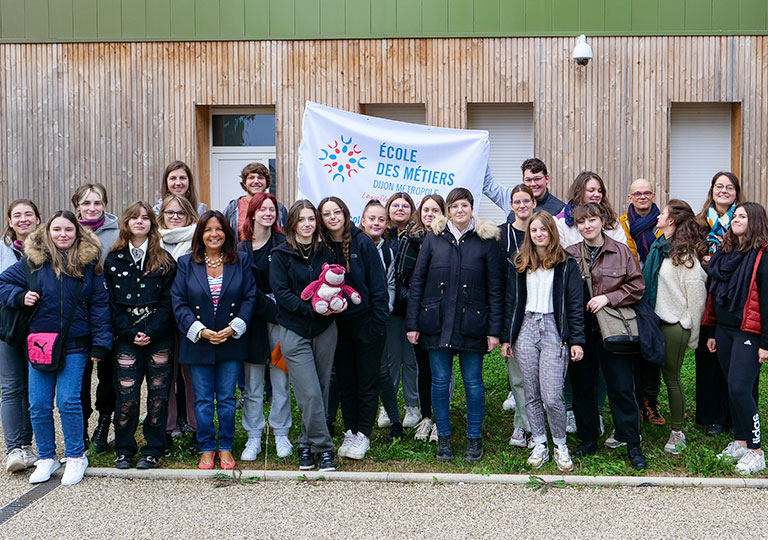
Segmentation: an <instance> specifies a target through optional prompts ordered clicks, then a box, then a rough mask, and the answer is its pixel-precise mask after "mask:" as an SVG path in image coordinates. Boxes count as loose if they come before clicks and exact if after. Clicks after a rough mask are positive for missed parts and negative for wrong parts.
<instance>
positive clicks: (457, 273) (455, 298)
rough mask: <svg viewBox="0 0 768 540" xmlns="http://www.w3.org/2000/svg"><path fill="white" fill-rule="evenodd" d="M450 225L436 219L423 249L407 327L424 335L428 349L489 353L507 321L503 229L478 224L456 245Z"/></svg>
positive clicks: (423, 341) (488, 223) (423, 343)
mask: <svg viewBox="0 0 768 540" xmlns="http://www.w3.org/2000/svg"><path fill="white" fill-rule="evenodd" d="M447 222H448V220H447V219H446V218H445V217H439V218H436V219H435V221H433V222H432V231H431V232H430V233H428V234H427V236H426V238H425V239H424V244H423V245H422V246H421V251H420V252H419V258H418V259H417V261H416V267H415V268H414V271H413V277H412V278H411V289H410V292H409V294H408V310H407V315H406V326H407V328H408V330H409V331H413V330H416V331H418V332H419V333H420V336H419V341H420V342H421V343H422V345H423V346H424V347H425V348H426V349H437V348H440V347H450V348H451V349H455V350H459V351H471V352H481V353H485V352H486V351H487V349H488V343H487V340H486V338H487V336H496V337H499V336H500V335H501V331H502V324H503V316H504V314H503V285H502V278H501V276H502V265H501V262H500V261H499V247H498V244H497V243H496V239H497V238H498V229H497V228H496V225H494V224H493V223H491V222H489V221H479V220H477V219H476V220H475V227H474V228H473V229H472V230H470V231H469V232H467V233H465V234H464V235H463V236H462V237H461V239H460V240H459V241H457V240H456V238H455V237H454V236H453V234H451V232H450V231H449V230H448V227H447Z"/></svg>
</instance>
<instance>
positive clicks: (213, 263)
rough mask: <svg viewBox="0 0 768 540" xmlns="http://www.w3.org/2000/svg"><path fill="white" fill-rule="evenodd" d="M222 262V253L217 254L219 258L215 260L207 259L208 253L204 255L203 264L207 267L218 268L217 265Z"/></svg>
mask: <svg viewBox="0 0 768 540" xmlns="http://www.w3.org/2000/svg"><path fill="white" fill-rule="evenodd" d="M223 262H224V255H219V258H218V259H216V260H215V261H212V260H211V259H209V258H208V255H206V256H205V266H207V267H208V268H218V267H219V266H221V263H223Z"/></svg>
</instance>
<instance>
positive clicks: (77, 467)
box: [61, 454, 88, 486]
mask: <svg viewBox="0 0 768 540" xmlns="http://www.w3.org/2000/svg"><path fill="white" fill-rule="evenodd" d="M87 468H88V458H87V457H86V456H85V454H83V455H82V456H80V457H68V458H67V466H66V467H65V468H64V475H63V476H62V477H61V485H62V486H74V485H75V484H77V483H78V482H80V480H82V479H83V475H84V474H85V469H87Z"/></svg>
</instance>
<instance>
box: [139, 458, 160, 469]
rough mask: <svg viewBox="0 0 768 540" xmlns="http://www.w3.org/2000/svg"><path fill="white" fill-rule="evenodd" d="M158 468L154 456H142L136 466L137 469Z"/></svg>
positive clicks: (158, 464)
mask: <svg viewBox="0 0 768 540" xmlns="http://www.w3.org/2000/svg"><path fill="white" fill-rule="evenodd" d="M159 466H160V463H158V460H157V458H156V457H155V456H142V457H141V459H140V460H139V462H138V463H137V464H136V468H137V469H157V468H158V467H159Z"/></svg>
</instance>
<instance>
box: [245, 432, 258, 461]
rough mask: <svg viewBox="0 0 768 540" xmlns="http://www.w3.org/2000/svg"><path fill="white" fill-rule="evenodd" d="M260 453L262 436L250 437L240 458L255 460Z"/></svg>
mask: <svg viewBox="0 0 768 540" xmlns="http://www.w3.org/2000/svg"><path fill="white" fill-rule="evenodd" d="M259 454H261V437H248V442H246V443H245V448H244V449H243V453H242V454H240V459H241V460H242V461H255V460H256V456H258V455H259Z"/></svg>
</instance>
